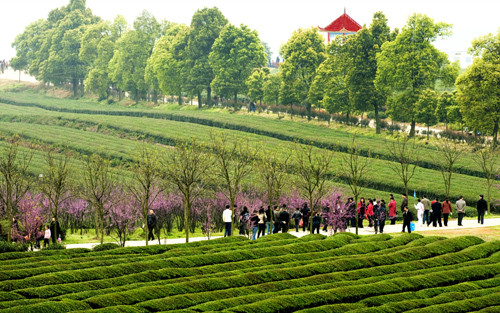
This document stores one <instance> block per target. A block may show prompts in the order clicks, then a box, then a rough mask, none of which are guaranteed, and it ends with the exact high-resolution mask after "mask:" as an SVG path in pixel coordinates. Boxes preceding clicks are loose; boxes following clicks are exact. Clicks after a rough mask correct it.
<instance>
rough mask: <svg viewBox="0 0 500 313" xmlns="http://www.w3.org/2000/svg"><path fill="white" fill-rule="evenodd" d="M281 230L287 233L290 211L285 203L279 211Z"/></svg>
mask: <svg viewBox="0 0 500 313" xmlns="http://www.w3.org/2000/svg"><path fill="white" fill-rule="evenodd" d="M280 222H281V232H282V233H287V232H288V227H289V225H290V213H288V212H287V210H286V204H283V206H282V207H281V212H280Z"/></svg>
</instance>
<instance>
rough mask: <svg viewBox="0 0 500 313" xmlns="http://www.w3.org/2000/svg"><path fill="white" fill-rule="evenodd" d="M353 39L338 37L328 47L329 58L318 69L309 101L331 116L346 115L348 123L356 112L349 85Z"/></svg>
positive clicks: (310, 90)
mask: <svg viewBox="0 0 500 313" xmlns="http://www.w3.org/2000/svg"><path fill="white" fill-rule="evenodd" d="M351 43H352V37H351V38H346V37H343V36H337V37H336V38H335V39H334V40H333V41H332V42H331V43H330V44H329V45H328V47H327V58H326V60H325V61H324V62H323V63H322V64H321V65H320V66H319V67H318V69H317V71H316V75H315V77H314V80H313V83H312V85H311V87H310V89H309V101H310V102H312V103H314V104H317V105H318V104H319V105H320V106H323V107H324V108H325V109H326V110H327V111H328V112H329V113H330V114H334V113H342V114H345V115H346V119H347V120H346V122H347V123H348V122H349V116H350V115H351V113H353V111H354V106H353V102H352V97H351V93H350V91H349V85H348V74H349V70H350V68H351V64H352V57H351V55H350V54H349V49H350V48H349V46H350V44H351Z"/></svg>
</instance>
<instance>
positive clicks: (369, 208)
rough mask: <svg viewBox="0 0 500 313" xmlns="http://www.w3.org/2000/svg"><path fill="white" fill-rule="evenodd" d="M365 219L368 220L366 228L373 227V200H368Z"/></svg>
mask: <svg viewBox="0 0 500 313" xmlns="http://www.w3.org/2000/svg"><path fill="white" fill-rule="evenodd" d="M366 219H367V220H368V227H373V200H372V199H368V206H367V207H366Z"/></svg>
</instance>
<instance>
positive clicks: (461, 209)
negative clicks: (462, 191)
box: [455, 196, 466, 226]
mask: <svg viewBox="0 0 500 313" xmlns="http://www.w3.org/2000/svg"><path fill="white" fill-rule="evenodd" d="M465 207H466V203H465V200H464V197H463V196H460V198H459V199H458V200H457V202H455V208H456V210H457V214H458V226H464V225H462V220H463V218H464V215H465Z"/></svg>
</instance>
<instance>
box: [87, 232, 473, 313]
mask: <svg viewBox="0 0 500 313" xmlns="http://www.w3.org/2000/svg"><path fill="white" fill-rule="evenodd" d="M481 241H482V240H481V239H478V238H476V237H471V238H470V240H467V238H465V237H462V238H453V239H450V241H449V242H448V244H447V245H446V248H445V249H443V248H441V247H438V246H437V245H436V246H435V247H432V244H430V245H429V247H425V248H426V249H425V250H426V251H428V252H427V255H429V256H432V255H436V254H440V253H447V252H452V251H458V250H461V249H463V248H464V247H467V246H470V245H473V244H476V243H478V242H481ZM410 249H412V250H414V252H419V253H417V254H415V258H418V256H419V255H423V254H425V252H424V251H418V249H421V250H424V249H423V248H410ZM446 249H449V250H446ZM403 255H404V256H406V253H399V255H398V254H394V255H390V256H379V257H376V258H369V257H360V258H346V259H338V260H336V261H335V262H331V261H324V262H316V263H314V264H308V265H302V266H293V267H282V268H279V269H276V270H263V271H257V272H251V273H246V274H242V275H236V276H233V277H220V278H203V279H197V280H191V281H190V282H189V283H179V284H171V283H169V284H168V285H166V286H162V285H155V286H147V287H142V288H137V289H134V290H131V291H125V292H119V293H114V294H106V295H103V296H95V297H92V298H90V299H88V300H86V301H88V302H89V303H90V304H91V305H92V306H93V307H103V306H107V305H109V304H110V303H108V301H110V302H112V303H118V304H133V303H137V302H142V301H145V300H148V299H151V295H152V294H154V296H156V297H166V296H169V295H175V294H179V293H194V292H201V291H205V290H218V289H227V288H231V287H240V286H248V285H249V284H250V285H251V284H258V283H259V284H260V283H265V282H271V281H281V280H289V279H295V278H301V277H305V276H309V275H316V274H325V273H331V272H334V271H346V270H352V269H356V268H361V267H371V266H375V265H381V264H384V265H386V264H395V263H400V262H402V261H404V260H403V259H402V257H401V256H403ZM153 290H154V291H153Z"/></svg>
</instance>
